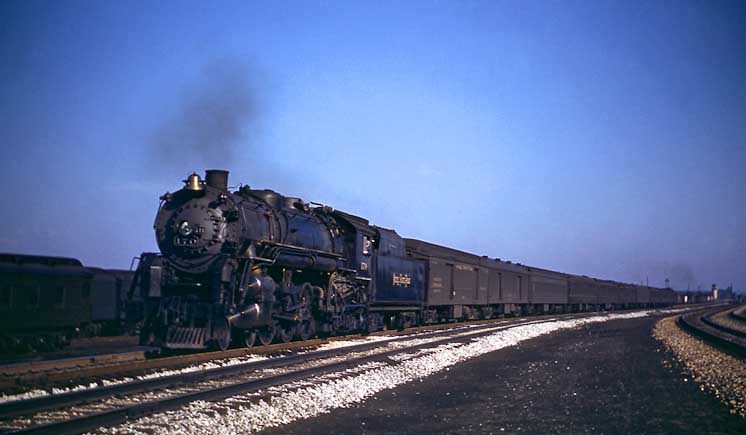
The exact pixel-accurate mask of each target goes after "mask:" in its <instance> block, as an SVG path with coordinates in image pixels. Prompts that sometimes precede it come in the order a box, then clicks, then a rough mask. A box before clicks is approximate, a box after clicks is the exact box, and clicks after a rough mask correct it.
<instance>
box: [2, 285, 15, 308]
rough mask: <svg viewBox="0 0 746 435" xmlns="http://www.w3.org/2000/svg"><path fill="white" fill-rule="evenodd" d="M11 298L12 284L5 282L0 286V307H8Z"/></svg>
mask: <svg viewBox="0 0 746 435" xmlns="http://www.w3.org/2000/svg"><path fill="white" fill-rule="evenodd" d="M12 300H13V286H12V285H10V284H6V285H4V286H2V287H0V308H4V309H7V308H10V305H11V303H12Z"/></svg>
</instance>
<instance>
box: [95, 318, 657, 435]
mask: <svg viewBox="0 0 746 435" xmlns="http://www.w3.org/2000/svg"><path fill="white" fill-rule="evenodd" d="M653 313H655V312H654V311H639V312H634V313H625V314H606V315H597V316H592V317H587V318H583V319H570V320H557V321H553V322H547V323H536V324H527V325H520V326H516V327H513V328H510V329H504V330H500V331H496V332H495V333H493V334H490V335H487V336H483V337H479V338H474V339H472V340H470V341H468V342H466V343H452V344H447V345H440V346H433V347H432V348H429V349H425V350H420V351H416V352H411V353H410V354H408V355H407V356H404V357H397V358H392V359H391V360H390V362H376V363H370V364H366V365H361V366H358V367H355V368H354V369H351V370H347V371H345V372H339V373H333V374H327V375H324V376H318V377H315V378H310V379H307V380H304V381H303V382H300V383H291V384H287V385H282V386H278V387H274V388H271V389H269V390H268V391H264V392H262V393H263V394H257V393H252V394H246V395H239V396H234V397H231V398H229V399H226V400H222V401H218V402H203V401H199V402H193V403H191V404H190V405H189V406H186V407H184V408H181V409H178V410H174V411H168V412H162V413H158V414H154V415H151V416H147V417H143V418H140V419H137V420H134V421H132V422H128V423H125V424H122V425H119V426H115V427H111V428H101V429H100V430H99V431H97V433H102V434H138V435H140V434H164V435H170V434H174V435H175V434H194V433H199V434H205V435H207V434H216V435H218V434H219V435H228V434H247V433H255V432H258V431H261V430H262V429H265V428H269V427H277V426H281V425H285V424H288V423H291V422H294V421H297V420H301V419H307V418H311V417H314V416H317V415H320V414H323V413H328V412H331V411H332V410H334V409H337V408H343V407H349V406H351V405H353V404H355V403H360V402H362V401H364V400H366V399H368V398H370V397H371V396H373V395H375V394H376V393H378V392H380V391H383V390H387V389H391V388H395V387H397V386H399V385H402V384H406V383H408V382H413V381H415V380H418V379H422V378H424V377H427V376H429V375H432V374H434V373H437V372H439V371H442V370H447V369H449V367H451V366H454V365H456V364H458V363H460V362H463V361H466V360H469V359H471V358H474V357H477V356H480V355H484V354H486V353H489V352H494V351H497V350H500V349H503V348H506V347H509V346H514V345H516V344H518V343H520V342H522V341H524V340H528V339H531V338H536V337H539V336H541V335H544V334H549V333H551V332H555V331H558V330H562V329H568V328H574V327H579V326H582V325H586V324H589V323H597V322H604V321H608V320H619V319H632V318H639V317H645V316H648V315H651V314H653Z"/></svg>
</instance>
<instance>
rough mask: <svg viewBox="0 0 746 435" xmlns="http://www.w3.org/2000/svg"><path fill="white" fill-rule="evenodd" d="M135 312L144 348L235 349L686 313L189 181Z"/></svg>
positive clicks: (626, 288)
mask: <svg viewBox="0 0 746 435" xmlns="http://www.w3.org/2000/svg"><path fill="white" fill-rule="evenodd" d="M154 229H155V235H156V240H157V242H158V246H159V249H160V253H145V254H143V255H142V256H141V257H140V262H139V265H138V268H137V271H136V274H135V277H134V284H133V286H132V290H133V294H132V295H130V296H131V297H132V298H133V300H134V299H137V300H138V301H136V302H132V305H134V306H136V307H135V308H133V309H130V310H129V311H130V312H139V313H142V315H143V317H144V321H143V323H142V325H141V328H140V340H141V344H147V345H156V346H160V347H163V348H172V349H202V348H207V347H215V348H226V347H228V346H229V345H230V344H231V343H235V342H240V343H243V344H245V345H247V346H251V345H253V344H255V342H259V343H262V344H267V343H270V342H272V341H273V340H280V341H289V340H291V339H293V338H298V339H308V338H309V337H312V336H315V335H317V334H320V335H329V334H344V333H350V332H354V331H372V330H378V329H382V328H386V327H388V328H401V327H406V326H409V325H415V324H427V323H434V322H447V321H456V320H466V319H477V318H490V317H494V316H498V315H509V314H519V315H520V314H532V313H561V312H571V311H590V310H603V309H621V308H635V307H656V306H665V305H671V304H674V303H676V302H677V298H676V294H675V293H674V292H673V291H672V290H670V289H659V288H652V287H648V286H638V285H631V284H623V283H618V282H613V281H605V280H598V279H593V278H589V277H586V276H575V275H569V274H565V273H560V272H555V271H550V270H545V269H540V268H535V267H530V266H525V265H521V264H516V263H511V262H509V261H501V260H499V259H493V258H488V257H480V256H476V255H473V254H469V253H466V252H462V251H458V250H455V249H451V248H447V247H443V246H438V245H434V244H431V243H427V242H423V241H420V240H414V239H405V238H402V237H400V236H399V235H398V234H397V233H396V232H395V231H393V230H389V229H385V228H381V227H378V226H375V225H371V224H370V223H369V222H368V221H367V220H366V219H363V218H361V217H357V216H353V215H351V214H347V213H344V212H342V211H338V210H334V209H332V208H330V207H327V206H323V205H320V204H309V203H306V202H304V201H302V200H301V199H299V198H292V197H285V196H282V195H280V194H278V193H276V192H274V191H272V190H255V189H251V188H250V187H249V186H242V187H240V188H239V189H238V190H236V191H233V192H231V191H229V189H228V172H227V171H222V170H208V171H207V172H206V176H205V180H204V181H203V180H202V179H201V178H200V177H199V175H197V174H196V173H193V174H191V175H190V176H189V177H188V178H187V179H186V180H185V181H184V186H183V187H182V188H181V189H180V190H178V191H176V192H174V193H166V194H164V195H163V196H162V197H161V205H160V207H159V210H158V213H157V215H156V219H155V223H154Z"/></svg>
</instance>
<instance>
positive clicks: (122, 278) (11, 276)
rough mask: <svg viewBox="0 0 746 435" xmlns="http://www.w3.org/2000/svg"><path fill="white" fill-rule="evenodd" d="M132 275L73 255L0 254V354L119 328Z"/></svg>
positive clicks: (59, 343) (47, 348) (50, 346)
mask: <svg viewBox="0 0 746 435" xmlns="http://www.w3.org/2000/svg"><path fill="white" fill-rule="evenodd" d="M133 275H134V273H133V272H130V271H128V270H106V269H100V268H95V267H85V266H83V265H82V264H81V262H80V261H79V260H76V259H73V258H63V257H49V256H38V255H21V254H0V355H6V354H8V355H9V354H12V353H16V352H24V351H28V350H35V351H50V350H56V349H59V348H60V347H62V346H64V345H65V344H66V343H68V342H69V341H70V339H72V338H76V337H91V336H98V335H115V334H120V333H121V332H122V326H123V325H124V324H125V322H123V313H124V307H125V304H126V295H127V290H128V289H129V287H130V283H131V281H132V276H133Z"/></svg>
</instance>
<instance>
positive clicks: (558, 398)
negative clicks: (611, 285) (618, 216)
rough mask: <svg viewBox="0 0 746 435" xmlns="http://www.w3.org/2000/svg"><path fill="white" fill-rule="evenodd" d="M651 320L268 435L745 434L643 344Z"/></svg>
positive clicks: (509, 355)
mask: <svg viewBox="0 0 746 435" xmlns="http://www.w3.org/2000/svg"><path fill="white" fill-rule="evenodd" d="M659 319H660V318H657V317H656V318H653V317H644V318H639V319H630V320H613V321H608V322H602V323H596V324H591V325H587V326H584V327H582V328H579V329H575V330H568V331H560V332H557V333H553V334H550V335H547V336H542V337H539V338H536V339H533V340H529V341H527V342H524V343H522V344H521V345H520V346H518V347H514V348H509V349H505V350H502V351H497V352H493V353H490V354H487V355H485V356H482V357H479V358H475V359H474V360H470V361H467V362H465V363H463V364H461V365H459V366H456V367H453V368H451V369H450V370H446V371H443V372H441V373H438V374H435V375H433V376H431V377H429V378H426V379H424V380H422V381H421V382H415V383H413V384H407V385H404V386H401V387H399V388H396V389H393V390H389V391H384V392H382V393H380V394H378V395H376V396H375V397H374V398H372V399H370V400H368V401H366V402H364V403H361V404H359V405H357V406H354V407H352V408H348V409H342V410H337V411H334V412H332V413H331V414H327V415H323V416H320V417H318V418H312V419H309V420H303V421H298V422H295V423H292V424H290V425H287V426H282V427H279V428H277V429H274V430H268V431H266V432H263V433H270V434H280V433H282V434H285V433H299V434H327V433H346V434H347V433H349V434H354V433H366V434H388V433H396V434H431V433H453V434H456V433H476V434H482V433H494V434H505V433H527V434H702V433H709V434H746V419H744V418H741V417H739V416H736V415H732V414H730V413H729V411H728V409H727V408H726V407H725V406H724V405H723V404H721V403H720V402H719V401H718V400H717V399H716V398H714V397H713V396H711V395H709V394H706V393H704V392H702V391H700V387H699V385H697V384H696V383H694V382H692V380H691V378H690V377H689V376H688V374H687V373H686V372H685V371H684V370H683V368H682V367H681V366H680V365H679V364H678V363H676V362H675V360H674V359H673V358H672V356H671V355H670V354H669V353H667V352H666V351H665V350H664V348H663V346H662V345H661V344H660V343H659V342H658V341H656V340H655V339H654V338H653V337H652V336H651V331H652V329H653V327H654V325H655V323H656V321H658V320H659Z"/></svg>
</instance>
